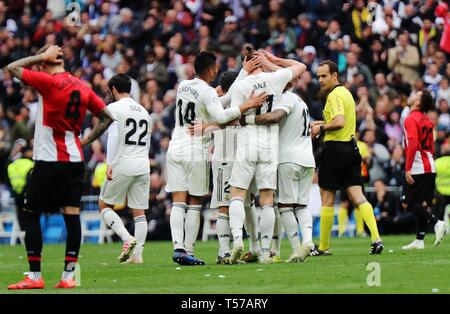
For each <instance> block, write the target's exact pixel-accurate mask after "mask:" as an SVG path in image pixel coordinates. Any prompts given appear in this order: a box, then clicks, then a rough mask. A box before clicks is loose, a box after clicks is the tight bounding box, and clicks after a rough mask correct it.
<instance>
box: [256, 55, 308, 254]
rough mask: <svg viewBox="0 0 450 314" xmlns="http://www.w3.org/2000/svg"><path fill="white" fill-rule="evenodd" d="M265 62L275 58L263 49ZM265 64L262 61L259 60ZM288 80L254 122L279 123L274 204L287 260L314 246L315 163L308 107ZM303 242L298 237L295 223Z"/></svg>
mask: <svg viewBox="0 0 450 314" xmlns="http://www.w3.org/2000/svg"><path fill="white" fill-rule="evenodd" d="M265 56H267V59H268V61H269V60H270V61H269V62H273V63H275V65H276V63H277V61H278V60H279V58H277V57H275V56H273V55H271V54H268V53H266V54H265ZM263 64H265V62H263ZM290 85H291V84H288V86H287V87H286V90H285V92H284V93H283V97H282V101H281V103H280V105H279V106H277V107H275V108H274V110H273V111H272V112H270V113H265V114H262V115H259V116H256V117H255V124H257V125H268V124H273V123H279V126H280V130H279V131H280V132H279V144H280V145H279V161H278V208H279V212H280V214H281V221H282V223H283V226H284V230H285V231H286V233H287V236H288V239H289V242H290V245H291V248H292V254H291V256H290V257H289V259H288V260H287V262H302V261H303V260H304V259H305V258H306V257H307V256H309V253H310V250H312V249H314V244H313V242H312V216H311V213H310V211H309V210H308V202H309V195H310V191H311V186H312V180H313V176H314V169H315V167H316V164H315V160H314V154H313V149H312V141H311V137H310V130H309V123H310V118H309V111H308V107H307V106H306V104H305V102H304V101H303V100H302V99H301V98H300V97H298V96H297V95H296V94H294V93H293V92H292V91H290V90H289V89H288V88H289V87H290ZM297 221H298V222H297ZM299 225H300V230H301V232H302V237H303V243H302V244H303V245H302V246H301V245H300V241H299V238H298V227H299Z"/></svg>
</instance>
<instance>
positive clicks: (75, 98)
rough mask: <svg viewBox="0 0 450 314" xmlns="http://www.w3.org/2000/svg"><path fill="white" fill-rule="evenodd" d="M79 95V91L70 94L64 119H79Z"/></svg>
mask: <svg viewBox="0 0 450 314" xmlns="http://www.w3.org/2000/svg"><path fill="white" fill-rule="evenodd" d="M80 105H81V95H80V91H79V90H74V91H73V92H72V93H70V99H69V102H68V103H67V107H66V118H68V119H74V120H77V119H79V118H80Z"/></svg>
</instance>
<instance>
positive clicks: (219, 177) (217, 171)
mask: <svg viewBox="0 0 450 314" xmlns="http://www.w3.org/2000/svg"><path fill="white" fill-rule="evenodd" d="M231 169H233V162H230V161H229V162H220V161H213V162H212V171H213V192H212V196H211V208H219V207H225V206H226V207H227V206H230V200H231V185H230V183H229V180H230V177H231Z"/></svg>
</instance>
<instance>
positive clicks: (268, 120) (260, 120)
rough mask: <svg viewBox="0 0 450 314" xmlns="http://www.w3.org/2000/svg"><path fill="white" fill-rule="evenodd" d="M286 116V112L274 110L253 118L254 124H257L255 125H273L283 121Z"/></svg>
mask: <svg viewBox="0 0 450 314" xmlns="http://www.w3.org/2000/svg"><path fill="white" fill-rule="evenodd" d="M286 115H287V112H286V111H284V110H283V109H276V110H274V111H272V112H267V113H264V114H260V115H257V116H256V117H255V124H257V125H269V124H275V123H278V122H280V121H281V119H283V118H284V117H285V116H286ZM250 118H251V117H250Z"/></svg>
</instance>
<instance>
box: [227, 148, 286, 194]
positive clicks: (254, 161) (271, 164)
mask: <svg viewBox="0 0 450 314" xmlns="http://www.w3.org/2000/svg"><path fill="white" fill-rule="evenodd" d="M240 151H241V152H240ZM240 153H244V154H245V152H242V150H241V149H240V147H239V146H238V149H237V151H236V155H237V156H236V159H235V161H234V163H233V170H232V172H231V179H230V184H231V186H234V187H237V188H241V189H245V190H248V189H249V187H250V183H251V182H252V179H253V177H254V178H255V183H256V188H257V189H258V190H262V189H271V190H275V189H276V188H277V164H278V163H277V160H276V158H273V156H272V155H273V152H272V150H271V149H258V151H257V158H249V159H246V158H242V157H241V158H240V157H239V155H238V154H240ZM241 156H244V155H241Z"/></svg>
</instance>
